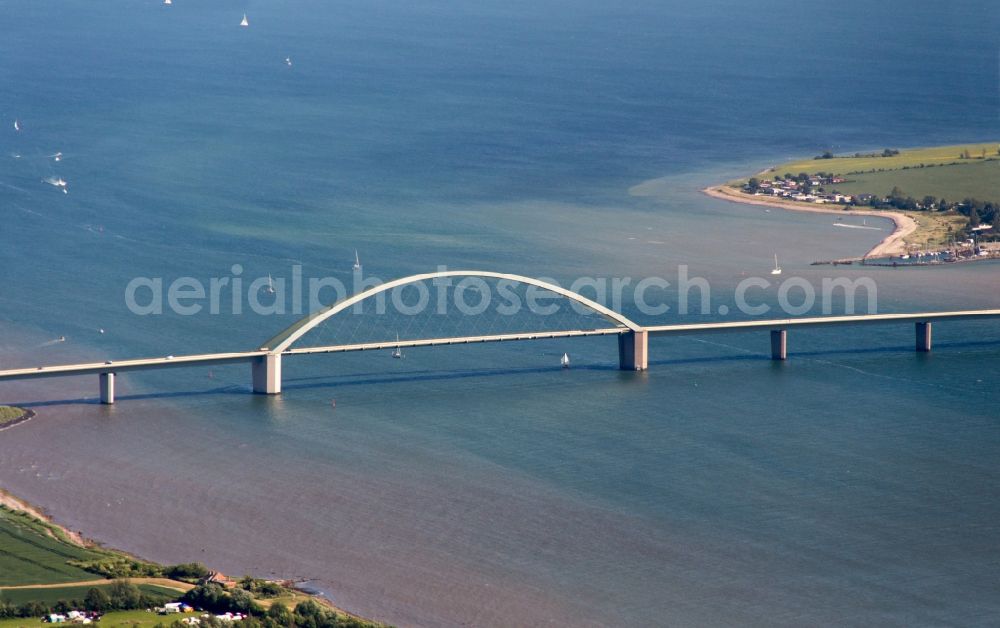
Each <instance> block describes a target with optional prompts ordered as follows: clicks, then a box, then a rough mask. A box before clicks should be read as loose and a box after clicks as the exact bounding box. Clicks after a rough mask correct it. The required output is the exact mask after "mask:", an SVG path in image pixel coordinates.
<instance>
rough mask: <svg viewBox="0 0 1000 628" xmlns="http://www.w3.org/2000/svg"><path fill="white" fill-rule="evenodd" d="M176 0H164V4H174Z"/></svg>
mask: <svg viewBox="0 0 1000 628" xmlns="http://www.w3.org/2000/svg"><path fill="white" fill-rule="evenodd" d="M173 3H174V0H163V4H173Z"/></svg>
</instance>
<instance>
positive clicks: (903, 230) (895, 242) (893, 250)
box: [702, 184, 917, 261]
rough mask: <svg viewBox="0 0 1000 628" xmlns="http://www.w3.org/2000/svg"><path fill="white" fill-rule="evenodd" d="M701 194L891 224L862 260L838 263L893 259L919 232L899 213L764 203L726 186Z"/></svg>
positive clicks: (712, 187) (849, 259) (719, 186)
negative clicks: (880, 220)
mask: <svg viewBox="0 0 1000 628" xmlns="http://www.w3.org/2000/svg"><path fill="white" fill-rule="evenodd" d="M702 193H704V194H706V195H708V196H711V197H712V198H717V199H720V200H724V201H729V202H731V203H743V204H745V205H759V206H762V207H774V208H776V209H786V210H790V211H800V212H811V213H814V214H834V215H837V216H843V215H848V216H871V217H875V218H885V219H887V220H889V221H891V222H892V224H893V230H892V233H890V234H889V235H887V236H886V237H884V238H882V240H881V241H880V242H879V243H878V244H876V245H875V246H874V247H872V248H871V249H870V250H869V251H868V252H867V253H865V254H864V255H861V256H859V257H845V258H843V260H838V261H860V260H864V259H867V258H869V257H892V256H895V255H900V254H902V253H905V252H906V243H905V242H904V241H903V239H904V238H906V237H907V236H909V235H911V234H913V233H914V232H915V231H916V230H917V221H916V220H914V219H913V218H910V217H909V216H907V215H906V214H904V213H902V212H898V211H875V210H864V209H833V208H827V207H822V206H817V205H815V204H814V203H802V202H799V201H784V200H775V199H763V198H757V197H753V196H749V195H747V194H744V193H743V192H740V191H738V190H735V189H733V188H730V187H728V186H727V185H726V184H723V185H713V186H709V187H707V188H705V189H703V190H702Z"/></svg>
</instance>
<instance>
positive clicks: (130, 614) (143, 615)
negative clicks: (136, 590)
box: [0, 611, 176, 628]
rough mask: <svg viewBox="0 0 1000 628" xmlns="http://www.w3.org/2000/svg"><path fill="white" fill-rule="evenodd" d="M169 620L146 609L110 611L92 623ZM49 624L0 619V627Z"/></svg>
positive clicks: (143, 626)
mask: <svg viewBox="0 0 1000 628" xmlns="http://www.w3.org/2000/svg"><path fill="white" fill-rule="evenodd" d="M175 617H176V616H175ZM170 621H171V620H170V618H169V617H164V616H163V615H157V614H156V613H149V612H147V611H112V612H110V613H107V614H105V615H104V616H103V617H101V621H100V623H99V624H94V625H99V626H101V628H118V627H124V628H152V627H153V626H155V625H156V624H163V625H169V624H170ZM49 625H50V624H44V623H42V620H41V619H36V618H31V619H28V618H24V619H21V618H18V619H0V628H43V627H44V626H49ZM67 625H70V624H67Z"/></svg>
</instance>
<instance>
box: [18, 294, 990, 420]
mask: <svg viewBox="0 0 1000 628" xmlns="http://www.w3.org/2000/svg"><path fill="white" fill-rule="evenodd" d="M997 317H1000V310H967V311H954V312H921V313H908V314H863V315H852V316H821V317H811V318H786V319H769V320H748V321H729V322H714V323H690V324H683V325H653V326H648V327H640V326H638V325H635V326H632V327H629V326H625V325H619V326H616V327H607V328H596V329H576V330H566V331H540V332H526V333H517V334H496V335H486V336H459V337H450V338H427V339H419V340H400V341H395V340H393V341H387V342H368V343H357V344H345V345H328V346H318V347H293V348H286V349H283V350H281V351H280V352H274V351H269V350H266V349H259V350H256V351H242V352H229V353H205V354H197V355H179V356H164V357H157V358H140V359H130V360H115V361H111V360H108V361H106V362H89V363H82V364H63V365H56V366H39V367H34V368H19V369H9V370H3V371H0V382H2V381H6V380H19V379H38V378H46V377H68V376H73V375H98V376H99V378H100V392H101V401H102V403H114V376H115V374H116V373H125V372H135V371H145V370H153V369H166V368H180V367H191V366H210V365H216V364H231V363H242V362H249V363H251V364H252V365H253V388H254V391H255V392H261V393H270V394H273V393H277V392H280V391H281V357H282V356H293V355H306V354H320V353H348V352H355V351H379V350H386V349H394V348H396V347H399V348H411V347H435V346H443V345H460V344H475V343H486V342H513V341H523V340H544V339H555V338H576V337H590V336H617V337H618V345H619V366H620V367H621V368H622V369H624V370H645V369H646V367H647V365H648V337H649V336H680V335H690V334H707V333H734V332H747V331H765V330H766V331H769V332H770V335H771V357H772V358H773V359H775V360H785V359H786V358H787V355H788V354H787V330H788V329H790V328H806V327H834V326H845V325H871V324H889V323H915V324H916V349H917V351H930V350H931V323H932V322H937V321H949V320H974V319H987V318H997Z"/></svg>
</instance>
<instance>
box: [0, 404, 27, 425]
mask: <svg viewBox="0 0 1000 628" xmlns="http://www.w3.org/2000/svg"><path fill="white" fill-rule="evenodd" d="M22 414H24V408H17V407H14V406H0V423H3V422H4V421H10V420H11V419H16V418H18V417H20V416H21V415H22Z"/></svg>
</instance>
